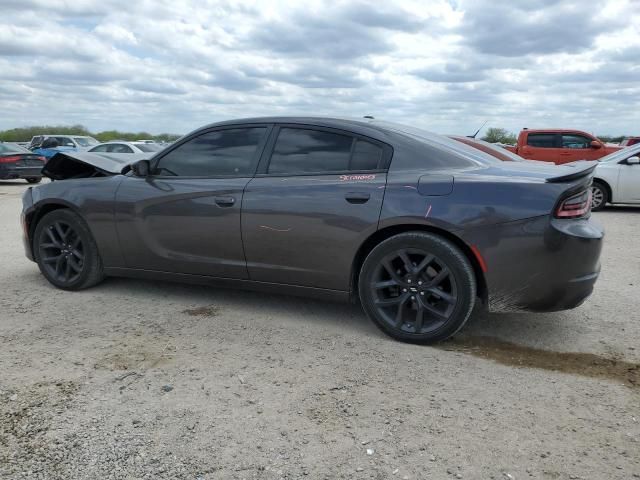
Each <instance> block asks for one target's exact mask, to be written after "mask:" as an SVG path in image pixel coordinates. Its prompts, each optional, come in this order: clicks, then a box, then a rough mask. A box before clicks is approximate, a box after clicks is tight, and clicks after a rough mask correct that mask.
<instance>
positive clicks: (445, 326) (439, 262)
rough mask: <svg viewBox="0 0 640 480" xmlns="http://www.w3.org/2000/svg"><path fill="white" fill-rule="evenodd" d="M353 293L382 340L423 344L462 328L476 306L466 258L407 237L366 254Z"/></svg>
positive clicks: (423, 237) (421, 236)
mask: <svg viewBox="0 0 640 480" xmlns="http://www.w3.org/2000/svg"><path fill="white" fill-rule="evenodd" d="M392 272H393V273H392ZM358 291H359V294H360V301H361V303H362V307H363V309H364V311H365V313H366V314H367V316H368V317H369V318H370V319H371V320H372V321H373V322H374V323H375V324H376V325H377V326H378V327H379V328H380V329H381V330H382V331H383V332H385V333H386V334H387V335H389V336H391V337H393V338H395V339H396V340H400V341H403V342H409V343H419V344H429V343H435V342H439V341H442V340H446V339H447V338H449V337H451V336H453V335H455V333H456V332H458V331H459V330H460V329H461V328H462V327H463V326H464V325H465V323H466V322H467V320H468V319H469V317H470V316H471V312H472V310H473V307H474V305H475V301H476V277H475V274H474V271H473V267H472V266H471V264H470V262H469V260H468V258H467V257H466V256H465V255H464V254H463V253H462V252H461V251H460V249H459V248H458V247H456V246H455V245H454V244H452V243H451V242H449V241H447V240H445V239H444V238H442V237H440V236H438V235H434V234H430V233H424V232H407V233H401V234H398V235H395V236H393V237H391V238H388V239H387V240H384V241H383V242H381V243H380V244H379V245H377V246H376V247H375V248H374V249H373V250H372V251H371V252H370V253H369V255H368V256H367V258H366V259H365V261H364V263H363V265H362V269H361V270H360V276H359V279H358Z"/></svg>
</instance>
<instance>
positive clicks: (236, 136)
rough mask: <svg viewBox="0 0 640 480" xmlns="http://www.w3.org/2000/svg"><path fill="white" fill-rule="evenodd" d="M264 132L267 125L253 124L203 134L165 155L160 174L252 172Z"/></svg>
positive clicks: (219, 174) (189, 174) (208, 174)
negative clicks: (248, 126) (249, 126)
mask: <svg viewBox="0 0 640 480" xmlns="http://www.w3.org/2000/svg"><path fill="white" fill-rule="evenodd" d="M265 132H266V128H265V127H254V128H234V129H229V130H218V131H215V132H209V133H204V134H202V135H200V136H198V137H196V138H192V139H191V140H189V141H188V142H186V143H183V144H182V145H180V146H179V147H177V148H175V149H174V150H172V151H171V152H169V153H168V154H167V155H165V156H164V157H162V158H161V159H160V161H159V163H158V166H157V169H158V172H157V173H158V174H159V175H177V176H181V177H218V176H238V177H239V176H245V175H252V174H253V171H252V169H251V167H252V165H253V159H254V157H255V155H256V150H257V148H258V146H259V145H260V142H261V141H262V137H263V136H264V133H265Z"/></svg>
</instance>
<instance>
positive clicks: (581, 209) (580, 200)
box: [555, 188, 591, 218]
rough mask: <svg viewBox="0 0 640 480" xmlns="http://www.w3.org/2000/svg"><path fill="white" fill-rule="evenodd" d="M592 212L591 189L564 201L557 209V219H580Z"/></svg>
mask: <svg viewBox="0 0 640 480" xmlns="http://www.w3.org/2000/svg"><path fill="white" fill-rule="evenodd" d="M590 210H591V189H590V188H589V189H588V190H585V191H583V192H580V193H578V194H576V195H572V196H571V197H569V198H566V199H564V200H563V201H562V202H560V205H558V208H557V209H556V215H555V216H556V217H557V218H580V217H584V216H585V215H586V214H587V213H589V211H590Z"/></svg>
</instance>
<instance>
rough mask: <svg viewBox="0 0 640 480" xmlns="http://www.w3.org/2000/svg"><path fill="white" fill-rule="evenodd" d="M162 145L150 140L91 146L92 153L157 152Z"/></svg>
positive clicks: (114, 142)
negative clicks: (149, 141)
mask: <svg viewBox="0 0 640 480" xmlns="http://www.w3.org/2000/svg"><path fill="white" fill-rule="evenodd" d="M160 150H162V146H161V145H158V144H156V143H148V142H139V141H135V142H117V141H113V142H105V143H100V144H98V145H96V146H95V147H92V148H90V149H89V150H88V151H89V152H91V153H156V152H159V151H160Z"/></svg>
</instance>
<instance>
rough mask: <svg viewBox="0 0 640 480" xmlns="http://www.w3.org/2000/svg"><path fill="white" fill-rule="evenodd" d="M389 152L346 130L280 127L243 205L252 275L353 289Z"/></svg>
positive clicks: (375, 218) (373, 226)
mask: <svg viewBox="0 0 640 480" xmlns="http://www.w3.org/2000/svg"><path fill="white" fill-rule="evenodd" d="M390 158H391V148H390V147H389V146H387V145H385V144H382V143H379V142H376V141H374V140H371V139H366V138H362V137H357V136H354V135H352V134H350V133H348V132H342V131H339V130H333V129H323V128H319V127H318V128H316V127H300V126H281V127H277V128H276V130H275V131H274V133H273V134H272V139H271V141H270V146H269V147H267V152H266V154H265V155H264V156H263V159H262V161H261V164H260V167H259V169H258V174H256V178H254V179H253V180H251V182H250V183H249V185H247V188H246V190H245V194H244V197H243V200H242V235H243V239H244V247H245V255H246V258H247V266H248V270H249V277H250V278H251V279H252V280H257V281H262V282H274V283H282V284H292V285H302V286H309V287H319V288H327V289H334V290H343V291H346V290H348V289H349V284H350V275H351V266H352V262H353V259H354V256H355V253H356V251H357V249H358V247H359V246H360V244H361V243H362V241H364V239H365V238H366V237H367V236H369V235H370V234H371V233H373V232H375V231H376V229H377V226H378V219H379V217H380V209H381V207H382V199H383V196H384V189H385V185H386V169H387V168H388V161H389V160H390Z"/></svg>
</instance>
